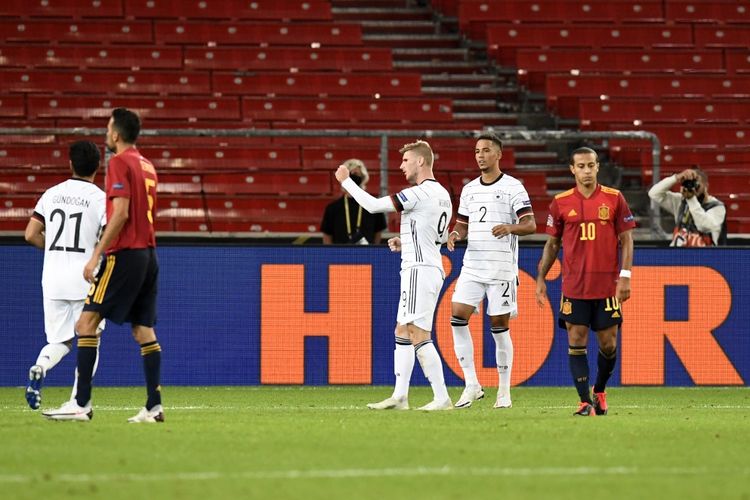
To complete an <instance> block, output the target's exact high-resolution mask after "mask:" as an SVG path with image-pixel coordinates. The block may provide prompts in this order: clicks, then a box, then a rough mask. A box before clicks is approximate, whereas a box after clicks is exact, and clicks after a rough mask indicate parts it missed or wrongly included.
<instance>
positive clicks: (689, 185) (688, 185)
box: [682, 179, 698, 191]
mask: <svg viewBox="0 0 750 500" xmlns="http://www.w3.org/2000/svg"><path fill="white" fill-rule="evenodd" d="M682 187H684V188H685V189H687V190H688V191H697V190H698V179H685V180H684V181H682Z"/></svg>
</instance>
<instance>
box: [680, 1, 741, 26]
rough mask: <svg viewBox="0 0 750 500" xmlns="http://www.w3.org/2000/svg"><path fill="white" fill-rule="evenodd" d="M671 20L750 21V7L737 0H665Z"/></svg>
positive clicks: (698, 21)
mask: <svg viewBox="0 0 750 500" xmlns="http://www.w3.org/2000/svg"><path fill="white" fill-rule="evenodd" d="M665 8H666V16H667V19H669V20H671V21H679V22H690V23H703V22H710V23H714V22H724V23H750V9H749V8H748V6H747V5H746V4H743V3H742V2H740V1H738V0H666V2H665Z"/></svg>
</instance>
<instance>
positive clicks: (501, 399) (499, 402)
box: [493, 393, 513, 408]
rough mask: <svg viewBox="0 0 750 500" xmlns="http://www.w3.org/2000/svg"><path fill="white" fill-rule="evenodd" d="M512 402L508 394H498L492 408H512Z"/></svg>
mask: <svg viewBox="0 0 750 500" xmlns="http://www.w3.org/2000/svg"><path fill="white" fill-rule="evenodd" d="M512 407H513V403H512V402H511V400H510V394H499V393H498V395H497V399H496V400H495V404H494V406H493V408H512Z"/></svg>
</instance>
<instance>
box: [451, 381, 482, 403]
mask: <svg viewBox="0 0 750 500" xmlns="http://www.w3.org/2000/svg"><path fill="white" fill-rule="evenodd" d="M483 397H484V390H482V386H481V385H467V386H466V388H465V389H464V392H462V393H461V397H460V398H458V401H456V405H455V406H456V408H468V407H470V406H471V404H472V403H473V402H474V401H477V400H480V399H482V398H483Z"/></svg>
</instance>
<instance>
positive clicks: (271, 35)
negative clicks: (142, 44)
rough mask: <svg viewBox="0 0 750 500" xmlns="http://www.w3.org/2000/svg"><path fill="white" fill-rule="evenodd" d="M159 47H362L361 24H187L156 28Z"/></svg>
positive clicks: (164, 23)
mask: <svg viewBox="0 0 750 500" xmlns="http://www.w3.org/2000/svg"><path fill="white" fill-rule="evenodd" d="M154 36H155V41H156V42H157V43H167V44H180V45H207V44H220V45H306V46H313V45H314V44H317V45H318V46H325V47H329V46H338V45H341V46H347V45H362V28H361V27H360V25H359V24H344V23H325V24H321V23H315V24H312V23H309V24H307V23H306V24H303V23H294V24H289V23H285V24H276V23H262V22H226V21H225V22H216V21H210V22H206V21H204V22H196V21H191V22H183V21H159V22H156V23H155V24H154Z"/></svg>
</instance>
